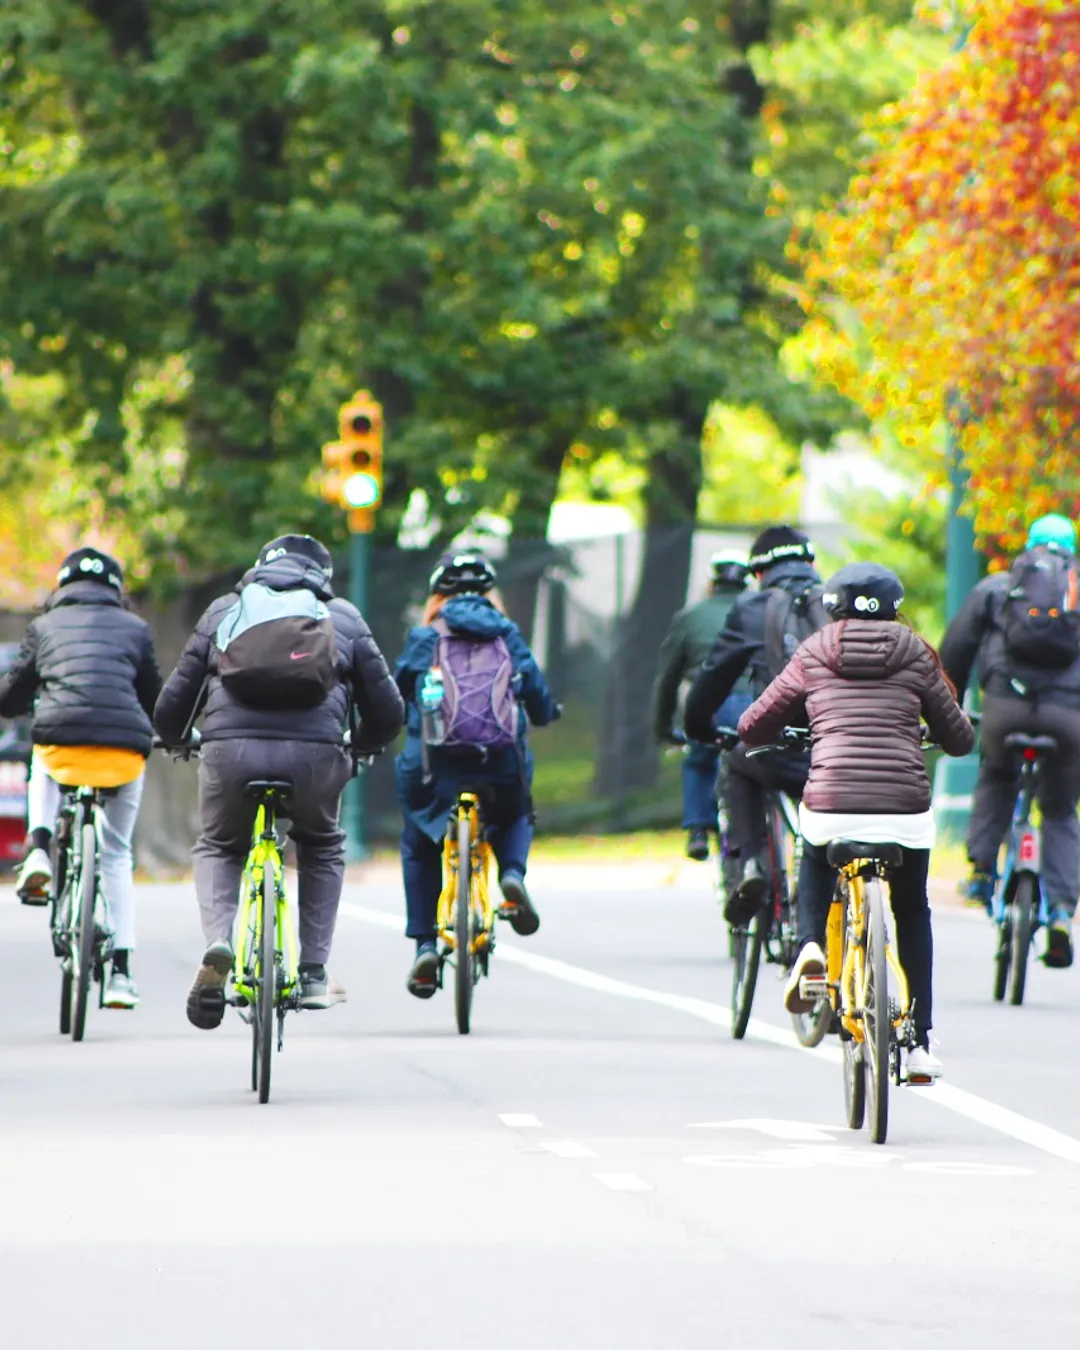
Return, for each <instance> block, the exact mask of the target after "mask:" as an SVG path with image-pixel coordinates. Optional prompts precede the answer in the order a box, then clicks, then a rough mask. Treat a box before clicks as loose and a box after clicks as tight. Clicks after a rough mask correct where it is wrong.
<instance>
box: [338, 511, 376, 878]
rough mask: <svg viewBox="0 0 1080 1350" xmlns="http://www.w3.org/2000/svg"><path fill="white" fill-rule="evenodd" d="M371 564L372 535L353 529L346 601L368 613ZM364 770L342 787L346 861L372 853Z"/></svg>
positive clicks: (361, 859)
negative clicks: (369, 846)
mask: <svg viewBox="0 0 1080 1350" xmlns="http://www.w3.org/2000/svg"><path fill="white" fill-rule="evenodd" d="M370 567H371V535H370V534H369V533H367V532H366V531H365V532H364V533H359V532H354V533H352V534H350V535H349V600H350V601H351V602H352V603H353V604H354V605H355V606H356V608H357V609H358V610H359V611H360V613H361V614H363V615H365V616H366V615H367V604H368V577H369V572H370ZM365 777H366V770H364V769H363V768H362V769H361V770H360V773H359V774H358V775H357V777H356V778H353V779H351V780H350V782H349V785H348V787H347V788H346V790H345V804H344V812H343V815H344V820H343V821H342V824H343V825H344V827H345V856H346V858H347V859H348V861H349V862H363V861H364V860H365V859H367V858H369V857H370V856H371V850H370V849H369V848H368V843H367V821H366V819H365V812H364V787H365V781H364V780H365Z"/></svg>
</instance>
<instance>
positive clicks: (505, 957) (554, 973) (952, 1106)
mask: <svg viewBox="0 0 1080 1350" xmlns="http://www.w3.org/2000/svg"><path fill="white" fill-rule="evenodd" d="M340 912H341V913H342V914H346V915H348V916H349V917H350V918H353V919H359V920H360V921H361V922H363V923H369V924H374V925H376V926H377V927H379V928H387V929H392V930H393V931H394V932H395V933H400V932H401V931H402V922H401V918H400V916H399V915H397V914H389V913H387V912H386V910H380V909H368V908H367V906H365V905H355V904H352V903H351V902H348V901H344V902H342V905H341V910H340ZM497 959H498V960H499V961H506V962H507V963H508V964H510V965H515V966H524V967H525V969H526V970H532V971H535V972H536V974H538V975H547V976H548V977H549V978H550V979H553V980H561V981H562V982H563V983H564V984H573V985H576V986H577V987H578V988H579V989H591V990H593V991H594V992H595V993H598V994H610V995H611V996H612V997H614V998H627V999H632V1000H634V1001H635V1002H637V1003H652V1004H654V1005H655V1006H656V1007H658V1008H670V1009H671V1010H672V1011H673V1012H681V1013H685V1014H686V1015H687V1016H689V1017H696V1018H698V1019H699V1021H702V1022H708V1023H710V1024H711V1025H712V1026H722V1027H727V1026H729V1025H730V1022H731V1014H730V1012H729V1010H728V1009H727V1008H726V1007H724V1006H723V1005H722V1004H720V1003H712V1002H710V1001H709V1000H708V999H704V998H694V997H691V996H688V995H685V994H668V993H665V992H664V991H663V990H660V989H648V988H646V987H645V986H644V985H638V984H630V983H628V982H627V981H626V980H616V979H612V978H611V976H609V975H601V974H599V973H598V972H597V971H593V970H586V969H585V968H584V967H583V966H574V965H571V964H570V963H569V962H568V961H561V960H558V959H557V958H555V957H551V956H540V955H539V954H537V953H535V952H526V951H522V949H521V948H520V947H517V946H513V945H511V944H510V943H502V944H500V946H499V951H498V956H497ZM749 1035H750V1036H752V1037H753V1038H754V1039H755V1040H758V1041H765V1042H767V1043H768V1044H770V1045H777V1046H780V1047H781V1048H782V1049H785V1050H797V1051H798V1052H799V1053H800V1054H803V1055H810V1056H812V1057H813V1058H815V1059H820V1060H823V1061H825V1062H826V1063H828V1064H832V1065H838V1064H840V1063H842V1061H843V1055H842V1053H841V1051H840V1049H839V1047H837V1046H832V1045H820V1046H818V1047H817V1049H816V1050H807V1049H806V1048H805V1047H803V1046H801V1045H800V1044H799V1042H798V1041H797V1040H796V1039H795V1033H794V1032H792V1031H787V1030H785V1029H784V1028H783V1027H774V1026H771V1025H770V1024H769V1023H768V1022H762V1021H759V1020H758V1019H757V1018H754V1019H753V1020H752V1021H751V1023H750V1028H749ZM908 1091H909V1092H912V1093H914V1094H915V1095H916V1097H918V1098H919V1099H920V1100H922V1101H925V1102H930V1103H931V1104H933V1105H934V1106H941V1107H944V1108H945V1109H946V1110H947V1111H952V1112H953V1113H954V1114H956V1115H958V1116H965V1117H966V1118H967V1119H968V1120H974V1121H976V1122H977V1123H978V1124H980V1125H985V1126H986V1127H987V1128H988V1129H991V1130H996V1131H997V1132H998V1134H1004V1135H1007V1136H1008V1137H1009V1138H1011V1139H1017V1140H1019V1141H1020V1142H1021V1143H1024V1144H1029V1145H1030V1146H1031V1147H1032V1148H1037V1149H1040V1150H1041V1151H1042V1152H1043V1153H1049V1154H1051V1155H1052V1156H1053V1157H1055V1158H1062V1159H1064V1161H1065V1162H1070V1163H1080V1139H1074V1138H1073V1136H1072V1135H1068V1134H1063V1133H1062V1132H1061V1131H1060V1130H1055V1129H1053V1128H1052V1127H1051V1126H1049V1125H1041V1124H1040V1123H1039V1122H1038V1121H1036V1120H1031V1119H1030V1118H1029V1117H1028V1116H1022V1115H1020V1113H1019V1112H1018V1111H1010V1110H1009V1108H1008V1107H1006V1106H998V1105H997V1103H996V1102H992V1101H989V1100H987V1098H985V1097H979V1096H977V1095H976V1094H975V1093H974V1092H967V1091H965V1090H964V1089H963V1088H958V1087H953V1085H952V1084H951V1083H937V1084H935V1086H934V1087H932V1088H910V1089H908Z"/></svg>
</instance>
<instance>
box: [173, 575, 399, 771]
mask: <svg viewBox="0 0 1080 1350" xmlns="http://www.w3.org/2000/svg"><path fill="white" fill-rule="evenodd" d="M252 581H256V582H259V583H260V584H261V585H263V586H269V587H270V588H271V589H272V590H276V591H291V590H297V589H299V588H300V587H303V588H305V589H306V590H309V591H311V592H312V593H313V594H315V595H317V596H318V598H319V599H320V600H322V601H324V602H325V603H326V605H327V607H328V608H329V610H330V615H331V618H332V620H333V624H334V638H335V641H336V644H337V664H338V675H339V677H340V682H339V683H338V685H337V686H336V687H335V688H334V689H333V690H332V692H331V693H330V694H329V696H328V697H327V698H326V699H324V700H323V702H322V703H320V704H319V705H318V706H317V707H315V708H303V709H296V710H290V711H287V712H285V711H278V710H277V709H273V710H271V709H263V708H249V707H248V706H247V705H246V704H243V703H241V702H239V700H238V699H235V698H233V696H232V695H231V694H230V693H229V692H228V690H227V689H226V688H225V686H224V685H223V684H222V683H221V681H220V680H219V679H218V677H217V669H218V657H219V655H220V653H219V652H218V648H217V644H216V643H215V641H214V636H215V634H216V633H217V630H218V625H219V624H220V623H221V620H222V619H223V618H224V617H225V614H226V613H227V611H228V610H229V609H230V608H231V607H232V605H233V604H235V602H236V592H238V591H239V590H240V589H241V587H242V586H244V585H245V584H246V583H248V582H252ZM236 592H233V593H232V594H230V595H223V596H221V597H220V598H219V599H217V600H215V601H214V603H213V604H212V605H211V606H210V608H209V609H208V610H207V611H206V613H205V614H204V615H203V616H202V618H201V619H200V620H199V622H198V624H197V626H196V628H195V632H194V633H192V635H191V637H190V638H189V639H188V642H187V646H186V647H185V648H184V650H183V651H182V652H181V653H180V659H179V661H177V663H176V669H175V670H174V671H173V673H172V674H171V675H170V676H169V678H168V679H167V680H166V682H165V688H164V689H163V690H162V691H161V697H160V698H159V699H158V702H157V707H156V708H155V709H154V726H155V727H156V728H157V731H158V734H159V735H160V736H161V739H162V740H163V741H166V742H168V743H169V744H176V743H178V742H179V741H180V740H181V739H182V737H183V734H184V730H185V728H186V727H187V725H188V724H189V722H190V721H191V720H192V718H193V715H194V714H195V713H196V711H197V709H198V710H201V711H203V712H204V718H203V726H202V737H203V740H204V741H227V740H238V739H244V740H264V741H319V742H326V743H329V744H338V743H340V741H341V739H342V735H343V733H344V730H345V726H346V723H347V721H348V709H349V693H350V690H351V691H352V693H353V696H354V698H355V700H356V711H357V714H358V715H359V718H360V722H361V729H360V736H359V740H358V743H357V745H356V747H355V748H356V751H357V753H366V752H370V751H373V750H380V749H382V747H383V746H384V745H387V744H389V742H390V741H392V740H393V739H394V737H395V736H396V735H397V734H398V732H399V731H400V730H401V724H402V722H403V721H404V717H405V706H404V704H403V703H402V701H401V695H400V694H399V693H398V687H397V685H396V684H395V683H394V679H393V676H392V675H391V674H390V671H389V670H388V669H387V665H386V662H385V660H384V659H383V655H382V652H380V651H379V648H378V647H377V646H376V645H375V639H374V638H373V637H372V636H371V630H370V629H369V628H368V626H367V624H366V623H365V622H364V620H363V619H362V618H361V616H360V612H359V610H357V609H356V607H355V606H354V605H350V604H349V602H348V601H347V600H338V599H335V597H334V593H333V591H332V590H331V589H330V588H329V587H328V586H327V585H326V582H325V581H324V579H323V577H322V574H321V573H320V571H319V570H318V569H317V568H316V567H315V566H314V565H313V564H310V563H308V561H307V559H305V558H302V557H300V556H298V555H297V554H293V553H290V554H287V555H285V556H284V557H279V558H275V559H274V561H273V562H269V563H265V564H264V565H263V566H261V567H256V568H253V569H252V570H251V571H250V572H248V573H247V574H246V575H245V577H244V578H243V580H242V581H241V582H240V585H239V586H237V588H236ZM207 676H209V683H207Z"/></svg>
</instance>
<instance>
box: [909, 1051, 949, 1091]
mask: <svg viewBox="0 0 1080 1350" xmlns="http://www.w3.org/2000/svg"><path fill="white" fill-rule="evenodd" d="M944 1072H945V1068H944V1065H943V1064H942V1062H941V1060H940V1059H938V1057H937V1055H935V1054H934V1053H933V1051H932V1050H924V1049H923V1048H922V1046H921V1045H917V1046H916V1047H915V1049H914V1050H909V1051H908V1052H907V1059H906V1062H905V1064H904V1077H905V1078H906V1079H907V1081H908V1082H909V1083H911V1084H912V1086H913V1087H914V1086H917V1085H918V1084H919V1083H923V1084H925V1083H933V1082H935V1081H936V1080H937V1079H938V1078H940V1077H941V1076H942V1074H943V1073H944Z"/></svg>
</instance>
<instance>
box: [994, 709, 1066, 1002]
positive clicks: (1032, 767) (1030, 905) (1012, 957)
mask: <svg viewBox="0 0 1080 1350" xmlns="http://www.w3.org/2000/svg"><path fill="white" fill-rule="evenodd" d="M1005 749H1006V751H1008V752H1009V753H1010V754H1012V755H1015V756H1019V758H1020V788H1019V790H1018V792H1017V794H1016V807H1015V809H1014V810H1013V818H1012V826H1011V828H1010V832H1009V840H1008V847H1007V850H1006V853H1005V865H1004V867H1003V868H1002V871H1001V876H1000V877H999V878H998V881H997V884H996V885H995V887H994V898H993V901H992V905H991V917H992V918H993V920H994V922H995V924H996V925H997V930H998V948H997V954H996V956H995V958H994V998H995V999H996V1000H997V1002H998V1003H1000V1002H1002V1000H1003V999H1004V998H1005V994H1006V992H1008V995H1009V1002H1010V1003H1011V1004H1012V1005H1013V1006H1014V1007H1015V1006H1018V1005H1019V1004H1021V1003H1023V1001H1024V986H1025V985H1026V983H1027V966H1028V955H1029V953H1030V951H1031V944H1032V940H1033V939H1034V937H1035V934H1036V933H1037V932H1038V930H1039V929H1040V928H1044V927H1046V926H1047V925H1048V923H1049V921H1050V915H1049V911H1048V908H1047V904H1046V896H1045V894H1044V893H1043V889H1042V884H1041V881H1040V875H1039V874H1040V872H1041V869H1042V835H1041V832H1040V830H1039V827H1038V826H1037V825H1035V824H1034V823H1033V822H1032V819H1031V809H1032V806H1033V805H1034V804H1035V802H1036V801H1037V800H1038V796H1039V778H1040V768H1041V765H1042V761H1043V760H1044V758H1046V757H1047V756H1049V755H1055V754H1057V751H1058V743H1057V741H1056V740H1055V739H1054V738H1053V736H1026V735H1024V734H1023V733H1022V732H1014V733H1013V734H1012V735H1010V736H1006V737H1005Z"/></svg>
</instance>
